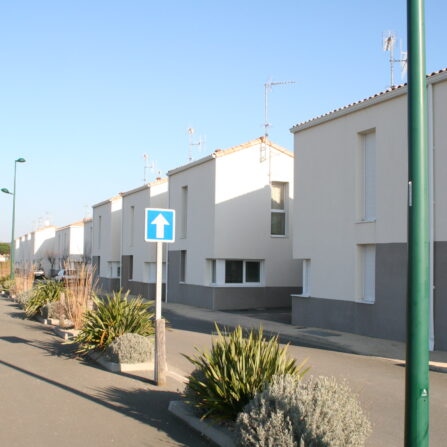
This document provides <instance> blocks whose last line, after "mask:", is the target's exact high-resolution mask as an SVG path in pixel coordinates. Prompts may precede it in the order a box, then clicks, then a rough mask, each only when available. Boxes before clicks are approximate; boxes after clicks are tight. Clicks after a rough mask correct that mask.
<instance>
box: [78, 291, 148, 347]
mask: <svg viewBox="0 0 447 447" xmlns="http://www.w3.org/2000/svg"><path fill="white" fill-rule="evenodd" d="M128 295H129V292H127V293H125V294H123V293H122V291H121V290H120V291H119V292H113V293H112V295H107V296H106V297H105V299H104V300H102V299H100V298H98V296H96V295H93V302H94V307H95V308H94V309H93V310H89V311H87V312H86V313H85V314H84V319H83V324H82V328H81V331H80V333H79V334H78V335H77V336H76V337H75V338H74V339H73V341H72V342H71V343H78V344H79V349H78V351H77V352H78V353H80V354H86V353H88V352H90V351H94V350H96V351H102V350H104V349H105V348H106V347H107V346H108V345H109V344H110V343H112V341H113V340H115V339H116V338H117V337H119V336H121V335H123V334H127V333H133V334H139V335H143V336H147V335H152V334H154V323H153V317H154V314H153V312H151V311H150V309H151V308H152V306H153V303H152V302H144V301H143V300H142V299H141V298H132V299H129V300H128Z"/></svg>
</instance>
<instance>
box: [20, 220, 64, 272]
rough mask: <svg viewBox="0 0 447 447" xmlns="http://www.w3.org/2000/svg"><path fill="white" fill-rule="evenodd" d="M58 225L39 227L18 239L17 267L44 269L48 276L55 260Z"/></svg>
mask: <svg viewBox="0 0 447 447" xmlns="http://www.w3.org/2000/svg"><path fill="white" fill-rule="evenodd" d="M55 233H56V227H54V226H52V225H48V226H45V227H43V228H39V229H37V230H36V231H33V232H31V233H27V234H25V235H23V236H21V237H19V238H17V239H16V241H15V243H16V245H15V247H16V250H15V259H14V263H15V265H16V268H18V269H25V270H28V269H30V268H31V266H34V267H35V268H36V269H43V270H44V271H45V274H46V276H47V277H50V276H51V270H52V268H53V264H54V261H55V253H54V236H55Z"/></svg>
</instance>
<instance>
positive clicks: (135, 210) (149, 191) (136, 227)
mask: <svg viewBox="0 0 447 447" xmlns="http://www.w3.org/2000/svg"><path fill="white" fill-rule="evenodd" d="M122 197H123V220H122V235H121V239H122V247H121V255H122V256H121V263H122V270H121V287H122V288H123V290H124V291H127V290H129V291H130V293H131V294H132V295H141V296H143V297H144V298H147V299H155V283H156V243H153V242H146V241H145V240H144V232H145V209H146V208H167V207H168V181H167V179H157V180H156V181H154V182H152V183H149V184H146V185H143V186H141V187H139V188H135V189H132V190H130V191H127V192H124V193H122ZM165 245H166V244H165ZM165 250H166V247H165ZM165 284H166V255H165V253H163V296H164V294H165V291H166V288H165Z"/></svg>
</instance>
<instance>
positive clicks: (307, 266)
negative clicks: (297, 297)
mask: <svg viewBox="0 0 447 447" xmlns="http://www.w3.org/2000/svg"><path fill="white" fill-rule="evenodd" d="M311 272H312V270H311V262H310V259H303V284H302V287H303V291H302V293H301V296H307V297H309V296H310V293H311Z"/></svg>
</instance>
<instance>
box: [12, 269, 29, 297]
mask: <svg viewBox="0 0 447 447" xmlns="http://www.w3.org/2000/svg"><path fill="white" fill-rule="evenodd" d="M33 284H34V265H33V264H26V265H25V267H24V268H22V269H20V270H17V271H16V272H15V274H14V285H13V286H12V288H11V292H12V294H14V295H18V294H19V293H23V292H27V291H28V290H31V289H32V288H33Z"/></svg>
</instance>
